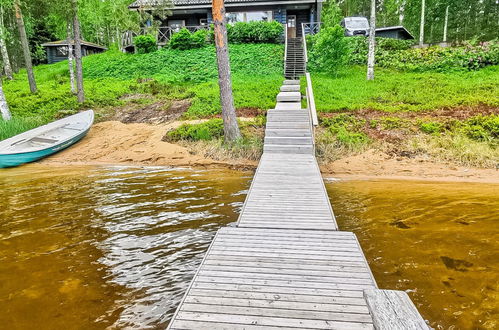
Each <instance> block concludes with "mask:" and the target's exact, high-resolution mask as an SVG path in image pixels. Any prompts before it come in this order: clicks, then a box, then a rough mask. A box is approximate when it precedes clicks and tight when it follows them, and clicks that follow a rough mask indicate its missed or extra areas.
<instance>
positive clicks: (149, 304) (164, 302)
mask: <svg viewBox="0 0 499 330" xmlns="http://www.w3.org/2000/svg"><path fill="white" fill-rule="evenodd" d="M251 178H252V173H249V172H236V171H227V170H213V169H210V170H192V169H169V168H164V167H147V168H142V167H75V166H71V167H47V166H41V165H30V166H23V167H20V168H15V169H8V170H2V171H1V172H0V191H1V199H0V324H1V325H2V328H7V329H28V328H35V327H36V328H40V329H54V328H75V329H103V328H106V327H113V328H124V327H136V328H163V327H164V326H166V325H167V324H168V321H169V318H170V317H171V315H172V313H173V311H174V309H175V307H176V305H177V304H178V302H179V300H180V299H181V297H182V295H183V293H184V291H185V289H186V288H187V286H188V284H189V281H190V279H191V278H192V276H193V274H194V272H195V270H196V268H197V266H198V264H199V263H200V261H201V258H202V257H203V254H204V252H205V251H206V249H207V247H208V245H209V243H210V242H211V239H212V238H213V235H214V234H215V232H216V230H217V229H218V228H220V227H221V226H225V225H229V224H231V223H232V222H235V221H236V220H237V215H238V212H239V211H240V208H241V206H242V203H243V202H244V198H245V196H246V192H247V189H248V187H249V184H250V181H251ZM327 188H328V191H329V194H330V196H331V199H332V202H333V207H334V209H335V213H336V215H337V218H338V222H339V224H340V227H341V229H342V230H352V231H354V232H355V233H356V234H357V235H358V237H359V240H360V242H361V244H362V247H363V248H364V251H365V253H366V256H367V257H368V261H369V263H370V265H371V267H372V270H373V273H374V275H375V277H376V279H377V282H378V285H379V286H380V287H381V288H391V289H400V290H407V291H408V292H409V294H410V295H411V298H412V299H413V300H414V302H415V303H416V304H417V306H418V308H419V309H420V311H421V312H422V313H423V315H424V316H425V317H426V318H428V319H429V320H430V321H431V322H432V325H433V326H434V327H441V328H445V329H448V328H453V327H454V328H455V329H470V328H490V329H492V328H497V327H498V326H499V323H498V310H497V309H498V303H499V296H498V292H499V288H498V282H499V281H498V275H497V274H498V269H497V268H498V266H499V255H498V252H497V251H498V248H499V226H498V220H499V219H498V214H499V201H498V198H497V197H498V195H499V190H498V189H499V186H497V185H485V184H463V183H459V184H450V183H422V182H410V181H407V182H400V181H379V182H377V181H341V182H332V183H328V184H327Z"/></svg>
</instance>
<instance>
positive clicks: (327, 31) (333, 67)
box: [311, 25, 350, 74]
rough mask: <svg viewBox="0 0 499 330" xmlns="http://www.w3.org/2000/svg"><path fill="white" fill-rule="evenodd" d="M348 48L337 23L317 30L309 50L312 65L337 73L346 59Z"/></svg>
mask: <svg viewBox="0 0 499 330" xmlns="http://www.w3.org/2000/svg"><path fill="white" fill-rule="evenodd" d="M349 52H350V49H349V47H348V42H347V41H346V38H345V36H344V32H343V28H342V27H341V26H339V25H336V26H335V27H332V28H331V27H326V28H323V29H322V30H321V32H319V34H318V35H317V37H316V39H315V43H314V45H313V48H312V51H311V62H312V66H313V67H314V68H315V69H317V70H319V71H323V72H327V73H329V74H337V73H338V70H339V69H340V68H342V67H343V66H344V65H345V64H346V61H347V59H348V54H349Z"/></svg>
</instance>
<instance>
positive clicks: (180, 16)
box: [129, 0, 323, 38]
mask: <svg viewBox="0 0 499 330" xmlns="http://www.w3.org/2000/svg"><path fill="white" fill-rule="evenodd" d="M156 3H157V0H136V1H135V2H133V3H132V4H131V5H130V6H129V8H130V10H137V11H148V10H151V9H152V8H154V7H155V5H156ZM322 3H323V0H226V1H225V8H226V12H227V15H226V17H227V21H228V22H229V23H236V22H249V21H272V20H274V21H278V22H280V23H282V24H287V25H288V36H289V37H290V38H294V37H301V33H302V31H301V29H302V23H313V22H319V21H320V17H321V10H322ZM172 5H173V6H172V8H171V15H170V16H168V18H167V19H166V20H164V21H163V22H162V24H161V26H162V27H165V28H169V29H172V30H173V31H175V30H178V29H180V28H182V27H187V28H196V27H201V26H207V25H209V24H211V23H212V8H211V7H212V2H211V0H172Z"/></svg>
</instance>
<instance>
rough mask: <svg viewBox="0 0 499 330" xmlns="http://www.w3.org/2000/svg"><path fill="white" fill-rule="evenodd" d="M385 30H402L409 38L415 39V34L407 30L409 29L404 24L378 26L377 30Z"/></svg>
mask: <svg viewBox="0 0 499 330" xmlns="http://www.w3.org/2000/svg"><path fill="white" fill-rule="evenodd" d="M383 31H400V32H402V33H404V34H405V35H406V36H407V38H408V39H414V36H413V35H412V34H411V33H410V32H409V31H407V29H406V28H405V27H403V26H402V25H397V26H386V27H381V28H376V32H383Z"/></svg>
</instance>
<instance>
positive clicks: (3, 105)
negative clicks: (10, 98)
mask: <svg viewBox="0 0 499 330" xmlns="http://www.w3.org/2000/svg"><path fill="white" fill-rule="evenodd" d="M0 112H1V113H2V118H3V120H10V119H11V118H12V116H11V114H10V110H9V105H8V104H7V100H6V99H5V94H4V93H3V84H2V77H0Z"/></svg>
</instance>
